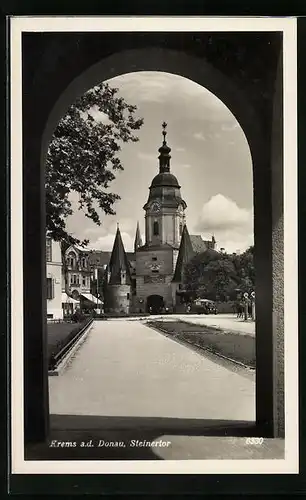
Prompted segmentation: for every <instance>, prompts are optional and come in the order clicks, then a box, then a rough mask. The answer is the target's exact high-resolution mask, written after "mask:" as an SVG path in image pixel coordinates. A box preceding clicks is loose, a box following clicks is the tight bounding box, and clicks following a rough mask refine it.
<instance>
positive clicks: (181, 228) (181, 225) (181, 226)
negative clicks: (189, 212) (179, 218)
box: [180, 222, 183, 236]
mask: <svg viewBox="0 0 306 500" xmlns="http://www.w3.org/2000/svg"><path fill="white" fill-rule="evenodd" d="M182 232H183V224H182V223H181V222H180V236H182Z"/></svg>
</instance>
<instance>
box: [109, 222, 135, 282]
mask: <svg viewBox="0 0 306 500" xmlns="http://www.w3.org/2000/svg"><path fill="white" fill-rule="evenodd" d="M109 272H110V280H109V284H110V285H120V284H121V274H122V273H125V275H126V284H130V283H131V276H130V267H129V262H128V258H127V255H126V253H125V249H124V245H123V241H122V238H121V233H120V229H119V226H118V227H117V232H116V237H115V241H114V246H113V250H112V254H111V258H110V261H109Z"/></svg>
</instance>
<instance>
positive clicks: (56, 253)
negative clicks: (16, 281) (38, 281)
mask: <svg viewBox="0 0 306 500" xmlns="http://www.w3.org/2000/svg"><path fill="white" fill-rule="evenodd" d="M46 290H47V318H48V319H62V318H63V309H62V257H61V246H60V243H59V242H57V241H53V240H52V239H51V238H50V237H49V236H47V237H46Z"/></svg>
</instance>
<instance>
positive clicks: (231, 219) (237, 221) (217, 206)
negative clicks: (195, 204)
mask: <svg viewBox="0 0 306 500" xmlns="http://www.w3.org/2000/svg"><path fill="white" fill-rule="evenodd" d="M195 231H196V232H200V233H201V234H202V235H203V237H205V238H207V237H210V236H211V235H212V234H214V236H215V238H216V240H217V245H218V248H222V247H223V248H225V249H226V251H228V252H235V251H236V250H241V251H243V250H245V249H246V248H247V247H249V246H250V245H252V244H253V214H252V211H251V210H247V209H245V208H241V207H239V206H238V205H237V203H235V202H234V201H233V200H231V199H230V198H227V197H225V196H223V195H222V194H220V193H219V194H217V195H215V196H212V197H211V198H210V200H209V201H208V202H207V203H205V204H204V205H203V207H202V211H201V215H200V217H199V220H198V223H197V224H196V226H195Z"/></svg>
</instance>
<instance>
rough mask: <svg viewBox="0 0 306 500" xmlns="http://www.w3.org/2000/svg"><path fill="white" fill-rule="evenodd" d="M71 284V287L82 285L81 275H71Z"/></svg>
mask: <svg viewBox="0 0 306 500" xmlns="http://www.w3.org/2000/svg"><path fill="white" fill-rule="evenodd" d="M70 284H71V285H79V284H80V281H79V275H78V274H72V275H71V278H70Z"/></svg>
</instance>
